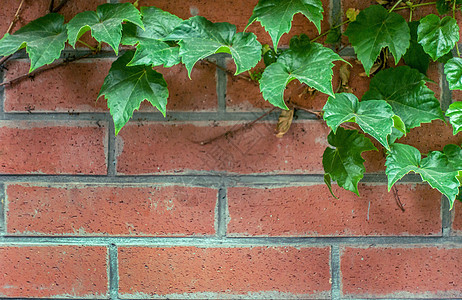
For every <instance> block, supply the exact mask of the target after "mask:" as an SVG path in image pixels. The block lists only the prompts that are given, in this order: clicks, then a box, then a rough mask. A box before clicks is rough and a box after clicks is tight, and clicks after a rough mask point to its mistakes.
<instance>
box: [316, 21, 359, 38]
mask: <svg viewBox="0 0 462 300" xmlns="http://www.w3.org/2000/svg"><path fill="white" fill-rule="evenodd" d="M349 22H350V20H346V21H344V22H342V23H341V24H338V25H336V26H334V27H332V28H331V29H329V30H327V31H326V32H324V33H321V34H320V35H318V36H317V37H315V38H314V39H312V40H311V41H312V42H314V41H316V40H317V39H319V38H321V37H323V36H325V35H326V34H329V32H331V31H332V30H334V29H337V28H339V27H341V26H343V25H345V24H348V23H349Z"/></svg>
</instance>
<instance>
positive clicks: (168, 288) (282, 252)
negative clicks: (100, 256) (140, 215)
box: [119, 247, 330, 298]
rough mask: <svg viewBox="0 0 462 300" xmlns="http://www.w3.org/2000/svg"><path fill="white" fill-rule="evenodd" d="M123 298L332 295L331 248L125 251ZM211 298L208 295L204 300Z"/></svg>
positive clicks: (121, 256)
mask: <svg viewBox="0 0 462 300" xmlns="http://www.w3.org/2000/svg"><path fill="white" fill-rule="evenodd" d="M119 260H120V267H119V276H120V286H119V292H120V293H122V294H139V293H141V294H147V295H153V294H156V295H169V294H179V295H183V296H184V297H188V294H190V293H216V294H218V297H219V295H220V294H221V293H226V294H248V293H250V294H251V293H255V292H260V293H261V292H275V291H276V292H280V293H290V294H295V295H309V296H310V297H315V298H325V297H326V296H328V295H329V291H330V284H329V278H330V275H329V248H298V249H297V248H290V247H277V248H274V247H255V248H195V247H172V248H142V247H139V248H138V247H137V248H135V247H134V248H121V249H120V250H119ZM207 296H209V297H210V296H211V294H205V297H206V298H207Z"/></svg>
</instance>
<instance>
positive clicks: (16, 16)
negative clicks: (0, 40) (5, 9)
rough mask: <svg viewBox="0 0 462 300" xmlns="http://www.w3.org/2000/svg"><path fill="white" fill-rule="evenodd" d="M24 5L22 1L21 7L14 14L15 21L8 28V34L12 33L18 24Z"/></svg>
mask: <svg viewBox="0 0 462 300" xmlns="http://www.w3.org/2000/svg"><path fill="white" fill-rule="evenodd" d="M23 4H24V0H22V1H21V3H19V7H18V9H17V10H16V13H15V14H14V17H13V20H12V21H11V23H10V26H9V27H8V30H7V31H6V33H11V30H13V27H14V24H16V22H17V21H18V20H19V14H20V13H21V9H22V5H23Z"/></svg>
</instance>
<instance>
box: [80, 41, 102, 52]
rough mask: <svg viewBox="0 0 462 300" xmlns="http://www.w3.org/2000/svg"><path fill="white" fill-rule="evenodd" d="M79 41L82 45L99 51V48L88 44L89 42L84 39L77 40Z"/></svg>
mask: <svg viewBox="0 0 462 300" xmlns="http://www.w3.org/2000/svg"><path fill="white" fill-rule="evenodd" d="M77 42H79V43H80V44H82V45H84V46H86V47H88V48H89V49H90V50H92V51H98V49H96V48H95V47H93V46H90V45H88V44H87V43H85V42H84V41H82V40H77Z"/></svg>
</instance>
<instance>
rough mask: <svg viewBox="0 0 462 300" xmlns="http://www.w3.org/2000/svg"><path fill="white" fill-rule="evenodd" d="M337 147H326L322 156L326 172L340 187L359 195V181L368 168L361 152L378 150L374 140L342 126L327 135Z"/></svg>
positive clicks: (330, 142)
mask: <svg viewBox="0 0 462 300" xmlns="http://www.w3.org/2000/svg"><path fill="white" fill-rule="evenodd" d="M327 141H328V142H329V144H330V145H331V146H333V147H335V148H329V147H328V148H326V150H325V151H324V154H323V157H322V165H323V167H324V172H325V173H326V174H328V175H329V176H330V177H332V179H333V180H335V181H336V182H337V184H338V185H339V186H340V187H343V188H344V189H346V190H349V191H352V192H354V193H356V194H357V195H359V192H358V182H359V181H360V180H361V178H363V176H364V172H365V170H366V168H365V167H364V161H365V160H364V159H363V158H362V157H361V153H363V152H364V151H371V150H377V148H375V147H374V145H373V144H372V142H371V141H370V140H369V139H368V138H366V137H365V136H363V135H361V134H359V132H358V131H356V130H346V129H343V128H342V127H340V128H338V130H337V132H336V133H334V132H331V133H330V134H329V136H328V137H327Z"/></svg>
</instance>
